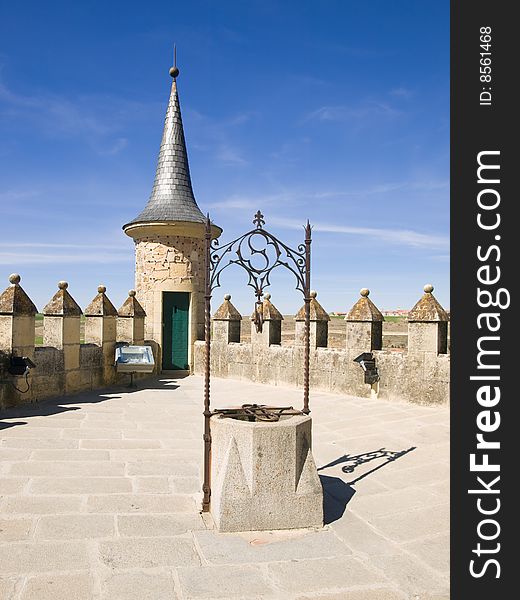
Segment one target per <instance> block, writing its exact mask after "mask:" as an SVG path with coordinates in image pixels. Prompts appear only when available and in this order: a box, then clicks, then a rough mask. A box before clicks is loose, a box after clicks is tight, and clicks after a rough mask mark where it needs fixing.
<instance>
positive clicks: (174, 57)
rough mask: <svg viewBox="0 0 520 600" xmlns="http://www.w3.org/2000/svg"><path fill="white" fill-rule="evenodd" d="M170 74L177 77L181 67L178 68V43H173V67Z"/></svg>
mask: <svg viewBox="0 0 520 600" xmlns="http://www.w3.org/2000/svg"><path fill="white" fill-rule="evenodd" d="M170 75H171V76H172V77H173V78H174V79H175V78H176V77H178V76H179V69H178V68H177V45H176V44H173V67H171V69H170Z"/></svg>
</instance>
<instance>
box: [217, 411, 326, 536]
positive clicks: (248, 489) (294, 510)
mask: <svg viewBox="0 0 520 600" xmlns="http://www.w3.org/2000/svg"><path fill="white" fill-rule="evenodd" d="M311 427H312V419H311V417H309V416H307V415H296V416H290V415H287V416H282V417H281V419H280V420H279V421H277V422H266V421H255V422H250V421H247V420H239V419H237V418H231V417H227V416H221V415H214V416H213V417H212V418H211V437H212V457H211V461H212V462H211V482H212V484H211V487H212V490H211V514H212V516H213V520H214V522H215V525H216V527H217V529H218V530H219V531H222V532H226V531H258V530H271V529H297V528H304V527H322V526H323V489H322V486H321V482H320V479H319V476H318V472H317V470H316V465H315V463H314V458H313V456H312V452H311Z"/></svg>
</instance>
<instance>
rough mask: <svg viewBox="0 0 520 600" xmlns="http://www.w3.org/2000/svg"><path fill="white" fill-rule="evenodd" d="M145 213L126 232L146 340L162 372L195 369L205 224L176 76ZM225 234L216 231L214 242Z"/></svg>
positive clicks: (201, 320)
mask: <svg viewBox="0 0 520 600" xmlns="http://www.w3.org/2000/svg"><path fill="white" fill-rule="evenodd" d="M170 75H171V76H172V77H173V82H172V87H171V92H170V101H169V103H168V108H167V111H166V119H165V122H164V131H163V136H162V141H161V148H160V150H159V158H158V161H157V171H156V173H155V181H154V184H153V189H152V193H151V195H150V198H149V200H148V203H147V205H146V206H145V208H144V210H143V211H142V212H141V213H140V214H139V215H138V216H137V217H136V218H135V219H133V220H132V221H130V222H129V223H127V224H126V225H124V226H123V231H124V232H125V233H126V234H127V235H128V236H130V237H131V238H133V239H134V241H135V288H136V291H137V297H138V298H139V302H140V303H141V304H142V306H143V308H144V310H145V311H146V328H145V338H146V339H147V340H154V341H155V342H157V344H159V347H160V349H161V358H160V361H161V367H162V370H171V369H191V368H192V366H193V343H194V341H195V340H197V339H203V337H204V233H205V222H206V218H205V217H204V215H203V214H202V212H201V211H200V209H199V207H198V205H197V202H196V200H195V196H194V194H193V189H192V186H191V178H190V168H189V165H188V153H187V151H186V143H185V139H184V130H183V126H182V119H181V110H180V105H179V96H178V93H177V76H178V75H179V69H178V68H177V67H176V66H174V67H172V68H171V69H170ZM221 233H222V229H221V228H220V227H217V226H216V225H212V237H214V238H215V237H218V236H219V235H220V234H221Z"/></svg>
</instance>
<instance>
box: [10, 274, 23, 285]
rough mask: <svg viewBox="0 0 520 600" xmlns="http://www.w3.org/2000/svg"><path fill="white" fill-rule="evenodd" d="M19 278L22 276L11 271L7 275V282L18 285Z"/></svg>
mask: <svg viewBox="0 0 520 600" xmlns="http://www.w3.org/2000/svg"><path fill="white" fill-rule="evenodd" d="M21 279H22V278H21V277H20V275H18V273H11V275H9V283H12V284H13V285H18V284H19V283H20V280H21Z"/></svg>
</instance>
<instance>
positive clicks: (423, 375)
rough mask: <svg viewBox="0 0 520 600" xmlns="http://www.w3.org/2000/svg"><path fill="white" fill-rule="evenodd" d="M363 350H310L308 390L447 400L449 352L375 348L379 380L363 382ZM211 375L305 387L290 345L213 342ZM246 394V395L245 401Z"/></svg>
mask: <svg viewBox="0 0 520 600" xmlns="http://www.w3.org/2000/svg"><path fill="white" fill-rule="evenodd" d="M354 354H355V356H357V355H358V354H361V352H358V351H356V352H355V353H352V352H350V351H348V350H337V349H332V348H316V349H314V350H312V349H311V355H310V385H311V392H312V390H313V389H314V390H321V391H325V392H334V393H338V394H349V395H353V396H361V397H370V396H371V395H374V394H376V395H377V397H378V398H382V399H388V400H398V401H407V402H413V403H414V404H446V403H448V400H449V387H450V356H449V355H447V354H444V355H438V356H436V355H431V354H429V353H422V354H409V353H408V352H399V351H397V352H396V351H391V350H375V351H374V352H373V354H374V357H375V359H376V365H377V368H378V371H379V376H380V381H379V382H378V383H376V384H373V385H372V386H371V385H368V384H366V383H364V373H363V370H362V368H361V367H360V366H359V365H358V364H357V363H355V362H353V359H354V358H355V356H354ZM194 370H195V373H196V374H198V375H202V374H203V373H204V342H195V366H194ZM211 374H212V375H213V376H215V377H229V378H231V379H243V380H248V381H255V382H258V383H266V384H270V385H287V386H298V387H301V386H302V385H303V348H296V347H294V346H277V345H273V346H269V347H265V348H261V349H260V348H258V347H256V348H255V349H253V347H252V344H247V343H236V342H231V343H229V344H226V343H222V342H217V341H214V342H212V344H211ZM246 402H247V398H244V403H246Z"/></svg>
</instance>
